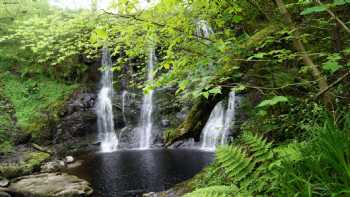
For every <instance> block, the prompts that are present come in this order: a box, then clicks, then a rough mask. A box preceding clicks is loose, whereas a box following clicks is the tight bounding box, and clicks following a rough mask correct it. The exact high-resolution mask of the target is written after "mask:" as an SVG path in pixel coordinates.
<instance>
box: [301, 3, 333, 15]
mask: <svg viewBox="0 0 350 197" xmlns="http://www.w3.org/2000/svg"><path fill="white" fill-rule="evenodd" d="M326 10H327V6H325V5H320V6H314V7H310V8H306V9H305V10H304V11H302V12H301V13H300V14H301V15H308V14H314V13H319V12H323V11H326Z"/></svg>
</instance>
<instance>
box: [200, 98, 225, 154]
mask: <svg viewBox="0 0 350 197" xmlns="http://www.w3.org/2000/svg"><path fill="white" fill-rule="evenodd" d="M224 115H225V109H224V105H223V102H222V101H220V102H219V103H217V104H216V105H215V107H214V109H213V111H212V112H211V113H210V116H209V119H208V121H207V123H206V124H205V126H204V128H203V130H202V145H201V148H202V149H204V150H214V149H215V147H216V145H217V143H218V141H219V140H221V135H222V131H223V129H224Z"/></svg>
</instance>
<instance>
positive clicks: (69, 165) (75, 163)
mask: <svg viewBox="0 0 350 197" xmlns="http://www.w3.org/2000/svg"><path fill="white" fill-rule="evenodd" d="M82 164H83V162H82V161H81V160H78V161H75V162H73V163H70V164H67V168H68V169H70V168H76V167H79V166H81V165H82Z"/></svg>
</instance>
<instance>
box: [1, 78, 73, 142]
mask: <svg viewBox="0 0 350 197" xmlns="http://www.w3.org/2000/svg"><path fill="white" fill-rule="evenodd" d="M0 78H1V81H2V84H3V94H4V96H6V97H7V98H8V100H9V101H10V102H11V104H12V105H13V107H14V110H15V116H16V119H17V124H16V125H17V126H18V127H19V128H20V129H22V130H24V131H27V132H30V133H32V134H33V136H34V137H36V136H38V135H39V134H40V131H41V130H42V129H44V128H45V126H46V125H47V124H48V123H49V122H50V121H55V120H57V119H58V113H59V110H60V109H62V107H63V104H64V102H65V101H66V99H67V98H68V97H69V95H71V94H72V92H73V91H74V90H75V89H76V88H77V87H78V85H67V84H64V83H62V82H59V81H56V80H52V79H50V78H47V77H43V76H40V77H32V78H23V77H20V76H16V75H14V74H12V73H10V72H4V73H2V74H0ZM0 118H1V117H0Z"/></svg>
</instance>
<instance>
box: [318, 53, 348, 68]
mask: <svg viewBox="0 0 350 197" xmlns="http://www.w3.org/2000/svg"><path fill="white" fill-rule="evenodd" d="M341 59H342V57H341V56H340V54H339V53H333V54H331V55H329V56H328V57H327V61H326V62H325V63H323V64H322V68H323V69H324V70H326V71H329V72H331V73H334V72H336V71H337V70H339V69H340V68H342V67H343V66H342V65H340V64H339V63H338V61H339V60H341Z"/></svg>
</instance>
